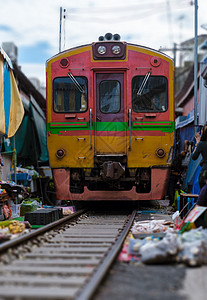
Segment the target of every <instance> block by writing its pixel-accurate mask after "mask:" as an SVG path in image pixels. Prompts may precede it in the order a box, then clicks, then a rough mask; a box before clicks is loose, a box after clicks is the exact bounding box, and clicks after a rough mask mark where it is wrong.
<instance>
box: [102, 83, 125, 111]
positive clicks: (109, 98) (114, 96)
mask: <svg viewBox="0 0 207 300" xmlns="http://www.w3.org/2000/svg"><path fill="white" fill-rule="evenodd" d="M99 105H100V111H101V112H102V113H105V114H111V113H118V112H119V111H120V108H121V86H120V82H119V81H117V80H103V81H101V83H100V85H99Z"/></svg>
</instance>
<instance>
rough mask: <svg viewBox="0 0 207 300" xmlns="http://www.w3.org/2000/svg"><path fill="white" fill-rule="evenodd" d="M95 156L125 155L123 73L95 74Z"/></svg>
mask: <svg viewBox="0 0 207 300" xmlns="http://www.w3.org/2000/svg"><path fill="white" fill-rule="evenodd" d="M95 80H96V127H95V154H97V155H98V154H99V155H101V154H103V155H104V154H105V155H111V154H113V155H116V154H123V155H124V154H126V129H125V123H124V73H96V79H95Z"/></svg>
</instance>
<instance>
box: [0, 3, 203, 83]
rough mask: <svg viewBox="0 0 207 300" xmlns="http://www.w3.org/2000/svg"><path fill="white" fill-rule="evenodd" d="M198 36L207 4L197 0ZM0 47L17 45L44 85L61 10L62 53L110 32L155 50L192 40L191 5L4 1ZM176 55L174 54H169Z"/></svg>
mask: <svg viewBox="0 0 207 300" xmlns="http://www.w3.org/2000/svg"><path fill="white" fill-rule="evenodd" d="M198 6H199V9H198V34H207V30H205V29H203V28H202V27H201V25H204V24H206V29H207V0H198ZM0 7H1V9H0V45H1V44H2V42H11V41H12V42H14V43H15V44H16V46H17V47H18V54H19V55H18V64H19V65H20V66H21V67H22V71H23V72H24V73H25V75H26V76H28V77H37V78H38V79H39V80H40V81H41V83H42V84H43V85H44V84H45V62H46V60H47V59H48V58H50V57H51V56H53V55H55V54H56V53H57V52H58V51H59V19H60V7H63V8H65V9H66V19H65V21H64V22H63V25H62V45H61V47H62V50H64V49H67V48H70V47H74V46H77V45H84V44H88V43H91V42H94V41H97V40H98V37H99V36H100V35H104V34H105V33H107V32H111V33H119V34H120V35H121V40H124V41H127V42H130V43H136V44H139V45H144V46H148V47H151V48H154V49H157V50H158V49H159V48H160V47H168V48H170V47H172V45H173V43H178V44H179V43H180V42H183V41H185V40H187V39H190V38H193V37H194V4H193V1H190V0H127V1H126V0H105V1H100V0H75V1H72V0H33V1H31V0H0ZM168 55H172V53H168Z"/></svg>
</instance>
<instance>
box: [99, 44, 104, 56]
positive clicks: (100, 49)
mask: <svg viewBox="0 0 207 300" xmlns="http://www.w3.org/2000/svg"><path fill="white" fill-rule="evenodd" d="M98 53H99V54H101V55H103V54H105V53H106V47H105V46H99V47H98Z"/></svg>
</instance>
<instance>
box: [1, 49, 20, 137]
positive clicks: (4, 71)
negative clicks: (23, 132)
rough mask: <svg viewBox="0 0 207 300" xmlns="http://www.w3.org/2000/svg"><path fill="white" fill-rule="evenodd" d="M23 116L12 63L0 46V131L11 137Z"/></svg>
mask: <svg viewBox="0 0 207 300" xmlns="http://www.w3.org/2000/svg"><path fill="white" fill-rule="evenodd" d="M23 117H24V107H23V104H22V100H21V98H20V94H19V90H18V88H17V84H16V80H15V78H14V74H13V71H12V63H11V61H10V59H9V58H8V56H7V55H6V53H5V52H4V50H3V49H2V48H0V133H1V134H3V135H5V136H6V137H12V136H13V135H14V134H15V132H16V131H17V129H18V128H19V126H20V124H21V122H22V119H23Z"/></svg>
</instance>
